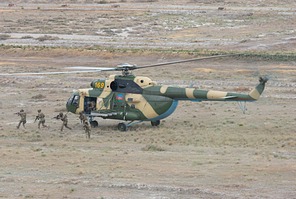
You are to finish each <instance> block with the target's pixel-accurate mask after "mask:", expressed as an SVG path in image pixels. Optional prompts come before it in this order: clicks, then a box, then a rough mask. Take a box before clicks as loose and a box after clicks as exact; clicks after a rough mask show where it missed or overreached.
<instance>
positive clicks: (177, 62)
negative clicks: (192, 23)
mask: <svg viewBox="0 0 296 199" xmlns="http://www.w3.org/2000/svg"><path fill="white" fill-rule="evenodd" d="M228 56H232V55H215V56H210V57H199V58H193V59H185V60H179V61H173V62H164V63H159V64H152V65H146V66H139V67H137V69H140V68H150V67H151V68H152V67H156V66H164V65H171V64H179V63H185V62H192V61H199V60H205V59H213V58H219V57H228Z"/></svg>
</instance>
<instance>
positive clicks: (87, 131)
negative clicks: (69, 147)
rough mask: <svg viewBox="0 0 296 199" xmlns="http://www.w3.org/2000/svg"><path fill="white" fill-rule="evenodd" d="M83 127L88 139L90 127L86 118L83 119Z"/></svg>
mask: <svg viewBox="0 0 296 199" xmlns="http://www.w3.org/2000/svg"><path fill="white" fill-rule="evenodd" d="M83 128H84V130H85V134H86V137H87V138H88V139H90V131H91V127H90V125H89V123H88V122H87V120H84V123H83Z"/></svg>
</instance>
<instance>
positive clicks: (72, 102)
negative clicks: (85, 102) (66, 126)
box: [66, 94, 79, 113]
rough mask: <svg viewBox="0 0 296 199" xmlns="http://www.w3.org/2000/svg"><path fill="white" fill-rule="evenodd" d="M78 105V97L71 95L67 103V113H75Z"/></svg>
mask: <svg viewBox="0 0 296 199" xmlns="http://www.w3.org/2000/svg"><path fill="white" fill-rule="evenodd" d="M78 104H79V95H75V94H73V95H72V96H71V97H70V98H69V99H68V101H67V104H66V108H67V111H68V112H71V113H76V110H77V108H78Z"/></svg>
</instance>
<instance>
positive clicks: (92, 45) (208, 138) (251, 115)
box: [0, 0, 296, 199]
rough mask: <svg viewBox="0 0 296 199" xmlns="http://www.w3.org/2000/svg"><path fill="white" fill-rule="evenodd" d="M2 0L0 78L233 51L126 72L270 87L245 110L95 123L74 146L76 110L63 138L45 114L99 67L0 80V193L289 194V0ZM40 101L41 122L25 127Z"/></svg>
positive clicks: (182, 82)
mask: <svg viewBox="0 0 296 199" xmlns="http://www.w3.org/2000/svg"><path fill="white" fill-rule="evenodd" d="M168 2H170V4H169V5H167V4H168ZM8 3H11V2H3V3H2V2H1V4H0V6H1V7H0V16H1V17H0V23H1V24H3V25H2V26H0V39H1V40H0V43H1V47H0V55H1V60H0V71H1V73H8V72H10V73H12V72H35V71H60V70H63V69H64V67H65V66H77V65H78V66H106V67H111V66H115V65H117V64H118V63H124V62H128V63H132V64H138V65H146V64H149V63H159V62H167V61H173V60H179V59H187V58H192V57H196V56H200V55H201V54H203V55H209V54H212V53H233V52H234V53H239V54H240V56H234V57H228V58H223V59H214V60H207V61H203V62H197V63H184V64H182V65H177V66H165V67H161V68H159V69H157V70H151V69H149V70H147V69H145V70H140V71H135V74H136V75H145V76H149V77H151V78H152V79H154V80H156V81H157V82H158V83H161V84H172V85H179V86H188V85H192V86H194V87H197V88H202V89H216V90H224V91H236V92H248V91H249V89H251V88H253V87H254V86H255V85H256V84H257V83H258V76H260V75H268V76H269V77H270V81H269V82H268V83H267V88H266V91H265V92H264V94H263V96H262V98H261V99H260V100H259V101H257V102H254V103H249V104H247V108H248V110H247V111H246V113H245V114H243V113H242V111H241V110H240V109H239V107H238V105H237V103H232V102H230V103H223V102H222V103H221V102H201V103H193V102H180V104H179V106H178V108H177V110H176V112H175V113H174V114H173V115H171V116H170V117H168V118H167V119H165V120H164V121H162V123H161V125H160V126H159V128H152V127H151V126H150V124H149V123H142V124H139V125H136V126H134V127H131V128H130V129H129V131H127V132H118V131H117V130H116V126H117V123H118V121H111V120H103V119H98V121H99V124H100V128H98V129H93V130H92V138H91V139H90V140H87V139H86V137H85V135H84V134H83V129H82V126H81V124H80V123H79V120H78V117H77V116H76V115H73V114H69V119H70V122H69V125H70V126H71V127H73V130H72V131H70V130H67V129H66V130H65V131H64V132H63V133H60V132H59V128H60V125H61V123H60V121H56V120H54V119H51V118H52V117H53V116H55V115H57V114H58V113H59V112H60V111H65V102H66V100H67V99H68V97H69V96H70V95H71V93H72V91H73V90H74V89H78V88H87V87H89V83H90V82H91V81H92V80H93V79H96V78H106V77H108V75H110V74H112V73H110V72H105V73H100V74H88V75H85V74H83V75H56V76H29V77H16V76H5V77H3V76H1V77H0V85H1V87H0V88H1V90H0V91H1V93H2V94H1V95H0V111H1V115H0V119H1V123H0V157H1V161H0V198H73V199H74V198H295V195H296V191H295V190H296V182H295V179H296V166H295V165H296V153H295V149H296V138H295V133H296V131H295V122H296V116H295V111H296V103H295V98H296V90H295V87H296V77H295V75H296V71H295V41H296V39H295V38H296V35H295V31H296V30H295V27H296V26H295V21H296V20H295V16H296V14H295V10H293V3H291V2H288V1H280V2H278V1H260V3H258V2H257V1H244V2H240V1H149V2H148V1H146V2H145V1H113V2H112V3H110V1H104V2H103V1H78V0H77V1H52V2H51V3H50V4H49V3H47V2H46V1H44V2H43V3H41V1H38V3H37V1H32V0H30V1H26V2H25V1H15V2H14V3H15V5H13V6H11V7H8ZM85 3H87V4H85ZM219 7H220V10H218V8H219ZM294 7H295V6H294ZM222 8H223V9H222ZM21 108H23V109H25V110H26V111H27V113H28V124H27V128H26V129H19V130H17V129H16V125H17V123H18V117H17V116H16V115H14V114H13V113H14V112H17V111H19V110H20V109H21ZM39 108H41V109H42V110H43V111H44V113H45V114H46V122H47V124H48V125H49V128H44V129H41V130H38V129H37V124H36V123H33V121H34V119H35V115H36V113H37V110H38V109H39Z"/></svg>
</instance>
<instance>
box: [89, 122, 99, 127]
mask: <svg viewBox="0 0 296 199" xmlns="http://www.w3.org/2000/svg"><path fill="white" fill-rule="evenodd" d="M90 126H91V127H92V128H96V127H98V126H99V124H98V122H97V121H96V120H94V121H91V122H90Z"/></svg>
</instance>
